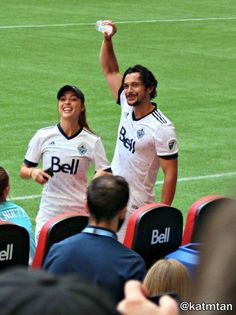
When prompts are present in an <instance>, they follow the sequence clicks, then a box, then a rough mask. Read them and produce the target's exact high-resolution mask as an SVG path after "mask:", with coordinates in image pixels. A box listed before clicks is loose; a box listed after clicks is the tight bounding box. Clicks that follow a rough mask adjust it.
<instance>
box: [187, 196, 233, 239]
mask: <svg viewBox="0 0 236 315" xmlns="http://www.w3.org/2000/svg"><path fill="white" fill-rule="evenodd" d="M225 200H229V199H228V198H226V197H224V196H222V195H208V196H204V197H202V198H200V199H199V200H197V201H195V202H194V203H193V204H192V205H191V206H190V208H189V209H188V212H187V218H186V223H185V227H184V233H183V239H182V244H183V245H186V244H189V243H199V242H201V240H200V237H199V230H200V227H201V225H202V223H203V222H204V221H205V220H206V217H207V216H208V215H209V214H210V213H211V212H212V211H214V209H215V208H216V207H218V206H219V205H220V204H221V203H222V202H223V201H225Z"/></svg>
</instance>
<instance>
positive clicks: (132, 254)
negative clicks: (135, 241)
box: [117, 242, 143, 261]
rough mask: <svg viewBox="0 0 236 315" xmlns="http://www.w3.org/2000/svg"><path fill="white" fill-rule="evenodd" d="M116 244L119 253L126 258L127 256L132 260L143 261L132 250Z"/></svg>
mask: <svg viewBox="0 0 236 315" xmlns="http://www.w3.org/2000/svg"><path fill="white" fill-rule="evenodd" d="M117 243H118V244H119V245H117V247H118V246H119V248H120V251H121V252H123V253H124V254H125V255H126V256H128V257H130V258H132V259H136V260H139V261H143V258H142V257H141V256H140V255H139V254H138V253H137V252H135V251H134V250H133V249H131V248H128V247H127V246H125V245H123V244H122V243H120V242H117Z"/></svg>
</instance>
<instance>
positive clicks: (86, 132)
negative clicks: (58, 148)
mask: <svg viewBox="0 0 236 315" xmlns="http://www.w3.org/2000/svg"><path fill="white" fill-rule="evenodd" d="M83 134H84V136H85V137H86V139H88V140H90V141H94V142H96V141H98V140H100V139H101V138H100V137H99V136H98V135H97V134H96V133H94V132H92V131H91V130H89V129H87V128H85V127H84V128H83Z"/></svg>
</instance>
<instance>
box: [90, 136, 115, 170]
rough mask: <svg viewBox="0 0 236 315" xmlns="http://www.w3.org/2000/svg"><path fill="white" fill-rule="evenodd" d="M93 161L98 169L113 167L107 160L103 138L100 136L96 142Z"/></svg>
mask: <svg viewBox="0 0 236 315" xmlns="http://www.w3.org/2000/svg"><path fill="white" fill-rule="evenodd" d="M92 162H93V164H94V166H95V170H96V171H97V170H99V169H103V170H109V169H110V168H111V166H110V163H109V162H108V160H107V157H106V152H105V150H104V146H103V144H102V141H101V138H98V139H97V141H96V143H95V147H94V151H93V158H92Z"/></svg>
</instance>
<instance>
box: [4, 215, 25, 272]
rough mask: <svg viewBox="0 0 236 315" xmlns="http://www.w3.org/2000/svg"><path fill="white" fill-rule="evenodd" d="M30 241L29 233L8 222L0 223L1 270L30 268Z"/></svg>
mask: <svg viewBox="0 0 236 315" xmlns="http://www.w3.org/2000/svg"><path fill="white" fill-rule="evenodd" d="M29 250H30V240H29V233H28V231H27V230H26V229H25V228H24V227H22V226H19V225H16V224H14V223H11V222H8V221H0V270H3V269H5V268H8V267H12V266H28V264H29Z"/></svg>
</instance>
